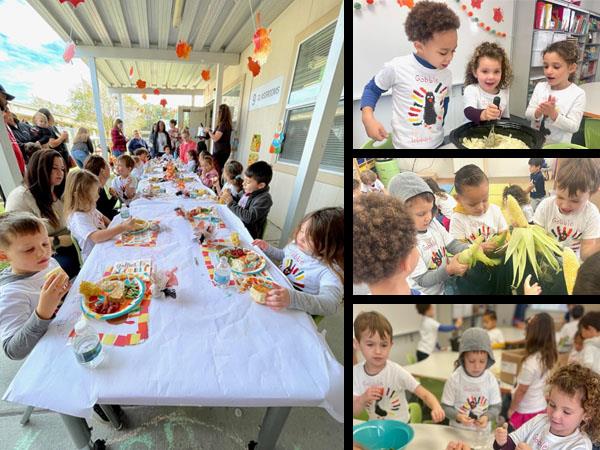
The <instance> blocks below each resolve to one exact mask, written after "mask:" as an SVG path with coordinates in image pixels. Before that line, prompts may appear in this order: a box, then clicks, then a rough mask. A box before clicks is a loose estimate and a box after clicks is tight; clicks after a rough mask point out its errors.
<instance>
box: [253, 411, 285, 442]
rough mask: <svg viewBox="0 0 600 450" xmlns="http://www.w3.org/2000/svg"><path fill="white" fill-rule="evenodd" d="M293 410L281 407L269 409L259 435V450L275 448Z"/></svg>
mask: <svg viewBox="0 0 600 450" xmlns="http://www.w3.org/2000/svg"><path fill="white" fill-rule="evenodd" d="M291 409H292V408H290V407H281V406H277V407H275V406H271V407H269V408H267V412H266V413H265V417H264V418H263V421H262V425H261V427H260V431H259V433H258V446H257V450H258V449H260V450H273V449H274V448H275V444H276V443H277V439H279V435H280V434H281V430H282V428H283V426H284V425H285V421H286V420H287V417H288V416H289V414H290V411H291Z"/></svg>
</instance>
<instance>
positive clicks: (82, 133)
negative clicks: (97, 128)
mask: <svg viewBox="0 0 600 450" xmlns="http://www.w3.org/2000/svg"><path fill="white" fill-rule="evenodd" d="M89 138H90V132H89V130H88V129H87V128H83V127H81V128H79V130H77V134H76V135H75V139H73V144H77V143H79V142H87V140H88V139H89Z"/></svg>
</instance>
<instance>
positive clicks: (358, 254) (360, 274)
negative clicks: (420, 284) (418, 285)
mask: <svg viewBox="0 0 600 450" xmlns="http://www.w3.org/2000/svg"><path fill="white" fill-rule="evenodd" d="M352 208H353V216H354V218H353V220H352V230H353V232H352V235H353V236H360V239H358V238H355V239H354V245H353V246H352V248H353V252H354V257H353V263H352V271H353V274H354V280H353V281H354V282H355V283H366V284H367V286H368V288H369V291H370V293H371V294H373V295H391V294H398V295H419V294H420V292H419V291H417V290H415V289H411V288H410V287H409V285H408V281H407V280H406V278H407V277H408V276H409V275H410V274H411V273H412V271H413V270H414V269H415V267H416V266H417V262H418V260H419V251H418V250H417V247H416V244H417V237H416V232H415V224H414V222H413V220H412V218H411V216H410V214H409V213H408V211H407V210H406V208H405V207H404V205H403V204H402V201H401V200H399V199H397V198H394V197H389V196H386V195H381V194H377V193H374V192H370V193H368V194H362V195H361V196H360V197H358V198H357V199H356V200H354V201H353V204H352Z"/></svg>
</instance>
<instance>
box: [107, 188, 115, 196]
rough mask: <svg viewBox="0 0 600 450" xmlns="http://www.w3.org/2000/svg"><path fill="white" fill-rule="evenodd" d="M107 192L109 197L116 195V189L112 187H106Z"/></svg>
mask: <svg viewBox="0 0 600 450" xmlns="http://www.w3.org/2000/svg"><path fill="white" fill-rule="evenodd" d="M108 193H109V194H110V196H111V197H117V191H115V190H114V189H113V188H108Z"/></svg>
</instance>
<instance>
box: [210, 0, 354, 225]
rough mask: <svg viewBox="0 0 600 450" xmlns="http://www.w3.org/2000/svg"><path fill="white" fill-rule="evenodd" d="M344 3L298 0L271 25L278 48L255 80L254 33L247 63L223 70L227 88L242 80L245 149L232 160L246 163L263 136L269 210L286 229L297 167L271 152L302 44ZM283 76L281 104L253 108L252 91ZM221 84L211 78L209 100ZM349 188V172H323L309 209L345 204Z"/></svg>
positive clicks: (245, 54) (243, 60)
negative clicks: (269, 168) (251, 66)
mask: <svg viewBox="0 0 600 450" xmlns="http://www.w3.org/2000/svg"><path fill="white" fill-rule="evenodd" d="M340 6H341V2H340V1H339V0H296V1H295V2H293V3H292V4H291V5H290V6H289V7H288V8H287V9H286V10H285V11H284V12H283V13H282V14H281V15H280V16H279V17H277V19H275V20H274V21H273V22H272V23H271V24H269V28H270V29H271V34H270V36H271V41H272V49H271V53H270V55H269V58H268V61H267V63H266V64H265V65H264V66H263V67H261V71H260V74H259V75H258V76H257V77H256V78H254V77H253V76H252V74H250V72H249V71H248V68H247V62H248V56H251V55H252V53H253V50H254V47H253V44H252V40H251V36H249V37H248V47H247V48H246V49H245V50H244V52H243V53H242V54H241V58H240V61H241V64H240V65H238V66H229V67H227V68H226V69H225V71H224V74H223V92H226V91H227V90H229V89H230V88H232V87H233V86H235V85H237V84H239V83H242V94H241V95H242V98H241V105H240V111H241V115H240V125H239V138H240V143H239V151H238V154H237V155H236V154H233V155H232V158H235V159H237V160H239V161H240V162H241V163H242V165H243V166H244V167H246V166H247V161H248V155H249V153H250V150H249V149H250V142H251V140H252V136H253V135H254V134H260V135H261V138H262V139H261V147H260V159H261V160H264V161H267V162H269V163H271V164H274V168H273V169H274V174H273V175H274V176H273V181H272V182H271V190H270V192H271V196H272V197H273V202H274V206H273V208H272V209H271V212H270V213H269V220H270V221H272V222H273V223H274V224H275V225H276V226H278V227H280V228H281V227H283V224H284V222H285V215H286V213H287V205H288V203H289V200H290V198H291V195H292V187H293V185H294V182H295V178H296V172H297V166H296V165H290V164H284V163H277V162H276V161H275V155H274V154H271V153H269V146H270V145H271V141H272V140H273V135H274V133H275V130H276V127H277V124H278V122H279V121H280V120H283V118H284V114H285V104H286V101H287V97H288V94H289V89H290V83H291V80H292V75H293V70H294V65H295V62H296V56H297V50H298V44H299V42H300V41H301V40H303V39H305V38H307V37H308V36H310V35H311V34H314V33H315V32H317V31H319V30H320V29H322V28H323V27H324V26H326V25H327V24H329V23H331V22H332V21H334V20H336V18H337V16H338V14H339V11H340ZM211 75H212V74H211ZM281 76H283V77H284V81H283V87H282V89H283V91H282V93H281V97H280V101H279V103H278V104H276V105H271V106H267V107H263V108H260V109H256V110H253V111H248V105H249V99H250V94H251V92H252V90H253V89H255V88H256V87H258V86H262V85H264V84H266V83H268V82H269V81H272V80H274V79H277V78H279V77H281ZM215 86H216V74H215V75H214V76H211V82H210V83H209V84H208V86H207V88H206V91H205V99H206V102H209V101H210V100H211V99H212V98H213V96H214V92H213V89H214V88H215ZM343 186H344V183H343V174H339V173H331V172H326V171H320V172H319V176H318V177H317V180H316V181H315V184H314V187H313V192H312V194H311V197H310V200H309V203H308V207H307V211H313V210H315V209H319V208H322V207H325V206H343V205H344V195H343V194H344V188H343Z"/></svg>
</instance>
